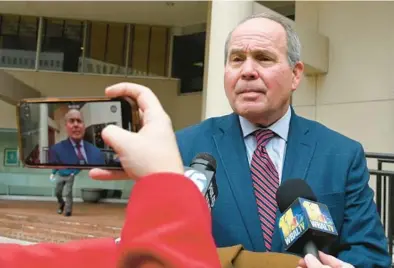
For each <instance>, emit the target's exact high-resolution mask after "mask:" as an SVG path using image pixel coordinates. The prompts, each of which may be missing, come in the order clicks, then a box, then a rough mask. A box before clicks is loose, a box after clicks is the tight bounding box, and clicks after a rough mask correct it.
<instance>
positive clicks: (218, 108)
mask: <svg viewBox="0 0 394 268" xmlns="http://www.w3.org/2000/svg"><path fill="white" fill-rule="evenodd" d="M253 3H254V1H209V4H208V17H207V36H206V43H205V60H204V88H203V100H202V119H203V120H204V119H206V118H209V117H213V116H220V115H225V114H228V113H231V112H232V109H231V107H230V105H229V103H228V101H227V97H226V94H225V91H224V83H223V76H224V60H225V56H224V45H225V42H226V38H227V35H228V33H229V32H230V31H231V30H232V29H233V28H234V27H236V26H237V24H238V23H239V22H240V21H241V20H243V19H244V18H246V17H247V16H249V15H251V14H252V13H253Z"/></svg>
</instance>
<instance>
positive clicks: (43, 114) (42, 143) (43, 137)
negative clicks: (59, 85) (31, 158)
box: [38, 103, 48, 163]
mask: <svg viewBox="0 0 394 268" xmlns="http://www.w3.org/2000/svg"><path fill="white" fill-rule="evenodd" d="M39 129H40V131H39V142H38V146H39V148H40V163H47V162H48V159H47V151H46V149H47V148H48V104H46V103H41V104H40V121H39Z"/></svg>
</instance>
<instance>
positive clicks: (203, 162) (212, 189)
mask: <svg viewBox="0 0 394 268" xmlns="http://www.w3.org/2000/svg"><path fill="white" fill-rule="evenodd" d="M184 169H185V173H184V175H185V176H186V177H188V178H189V179H191V180H192V181H193V182H194V183H195V184H196V185H197V187H198V189H199V190H200V191H201V193H202V194H203V195H204V196H205V199H206V200H207V203H208V206H209V209H212V208H213V206H214V205H215V201H216V199H217V197H218V186H217V184H216V176H215V174H216V160H215V158H214V157H213V156H212V155H210V154H208V153H199V154H197V155H196V157H194V159H193V160H192V162H191V164H190V167H184Z"/></svg>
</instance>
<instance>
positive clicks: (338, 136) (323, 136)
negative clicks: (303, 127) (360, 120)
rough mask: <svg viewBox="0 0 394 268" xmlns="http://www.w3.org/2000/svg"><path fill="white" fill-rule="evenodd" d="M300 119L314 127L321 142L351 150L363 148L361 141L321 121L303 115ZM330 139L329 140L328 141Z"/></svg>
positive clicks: (318, 140)
mask: <svg viewBox="0 0 394 268" xmlns="http://www.w3.org/2000/svg"><path fill="white" fill-rule="evenodd" d="M299 118H300V120H302V121H303V123H304V124H308V125H309V126H310V128H311V129H313V130H314V131H315V133H316V137H317V142H318V143H319V144H322V143H325V144H331V145H334V144H335V145H336V146H335V147H337V146H338V147H342V148H343V149H347V150H349V149H351V150H359V149H360V148H361V149H362V145H361V143H360V142H359V141H356V140H354V139H352V138H349V137H347V136H345V135H344V134H342V133H339V132H338V131H335V130H333V129H331V128H329V127H327V126H325V125H323V124H321V123H319V122H316V121H313V120H309V119H306V118H303V117H299ZM327 141H329V142H327Z"/></svg>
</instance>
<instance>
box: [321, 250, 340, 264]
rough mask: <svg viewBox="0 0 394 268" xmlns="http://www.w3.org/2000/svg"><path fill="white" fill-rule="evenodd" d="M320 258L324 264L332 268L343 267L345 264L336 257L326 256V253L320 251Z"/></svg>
mask: <svg viewBox="0 0 394 268" xmlns="http://www.w3.org/2000/svg"><path fill="white" fill-rule="evenodd" d="M319 257H320V260H321V262H322V263H324V264H325V265H328V266H331V267H342V266H343V265H344V264H345V263H344V262H343V261H341V260H339V259H337V258H335V257H334V256H331V255H328V254H325V253H324V252H321V251H319Z"/></svg>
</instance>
